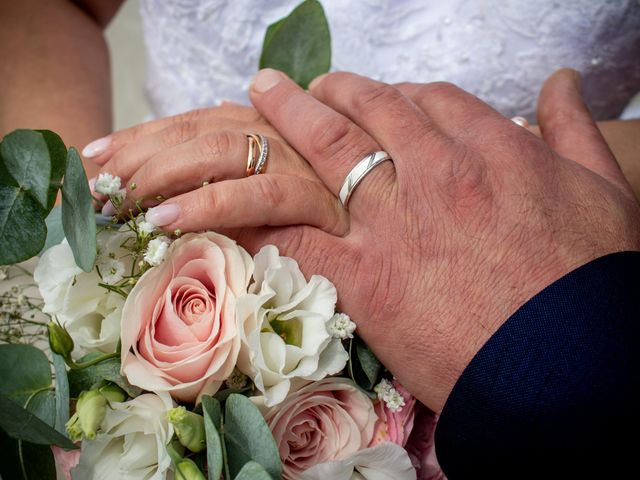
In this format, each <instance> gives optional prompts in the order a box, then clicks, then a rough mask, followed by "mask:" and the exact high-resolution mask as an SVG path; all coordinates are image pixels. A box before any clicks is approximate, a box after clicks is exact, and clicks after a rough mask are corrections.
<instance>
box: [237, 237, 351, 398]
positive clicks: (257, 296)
mask: <svg viewBox="0 0 640 480" xmlns="http://www.w3.org/2000/svg"><path fill="white" fill-rule="evenodd" d="M254 261H255V271H254V274H253V276H254V279H255V283H254V284H253V285H252V286H251V288H250V290H249V291H250V293H249V294H247V295H243V296H241V297H239V298H238V303H237V311H238V318H239V320H240V323H241V325H242V326H243V337H242V346H241V349H240V356H239V358H238V368H239V369H240V370H241V371H242V372H243V373H245V374H246V375H248V376H249V377H251V378H252V379H253V381H254V383H255V385H256V387H257V388H258V390H260V391H261V392H262V393H263V394H264V397H265V405H267V406H269V407H271V406H273V405H276V404H278V403H280V402H282V401H283V400H284V399H285V397H286V396H287V394H288V393H289V390H290V389H291V388H292V387H293V386H295V385H296V384H301V383H304V382H302V380H313V381H317V380H321V379H322V378H324V377H325V376H327V375H332V374H335V373H338V372H339V371H340V370H342V369H343V368H344V366H345V365H346V363H347V360H348V359H349V355H348V354H347V352H346V351H345V349H344V347H343V346H342V342H341V341H340V339H337V338H332V336H331V335H330V333H329V332H328V330H327V326H328V323H329V322H330V320H331V318H332V317H333V314H334V313H335V305H336V300H337V293H336V289H335V287H334V285H333V284H332V283H331V282H330V281H329V280H327V279H326V278H324V277H321V276H319V275H314V276H312V277H311V280H309V282H307V281H306V280H305V278H304V275H302V272H301V271H300V268H299V267H298V264H297V262H296V261H295V260H293V259H291V258H287V257H281V256H280V255H279V253H278V249H277V248H276V247H274V246H272V245H269V246H266V247H263V248H262V250H260V252H259V253H258V254H257V255H256V256H255V259H254Z"/></svg>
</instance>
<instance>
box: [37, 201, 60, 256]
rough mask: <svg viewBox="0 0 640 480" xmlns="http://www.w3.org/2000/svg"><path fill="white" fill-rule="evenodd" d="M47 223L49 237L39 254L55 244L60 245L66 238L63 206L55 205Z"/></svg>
mask: <svg viewBox="0 0 640 480" xmlns="http://www.w3.org/2000/svg"><path fill="white" fill-rule="evenodd" d="M45 223H46V225H47V239H46V241H45V242H44V247H42V250H40V253H38V255H39V256H40V255H42V254H43V253H44V252H46V251H47V250H49V249H50V248H51V247H53V246H54V245H59V244H60V242H62V240H64V230H63V229H62V208H61V206H60V205H58V206H57V207H54V208H53V210H51V212H50V213H49V215H47V218H46V219H45Z"/></svg>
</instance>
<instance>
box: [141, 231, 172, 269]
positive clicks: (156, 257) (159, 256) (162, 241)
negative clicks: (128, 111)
mask: <svg viewBox="0 0 640 480" xmlns="http://www.w3.org/2000/svg"><path fill="white" fill-rule="evenodd" d="M167 248H169V240H168V239H167V238H166V237H158V238H154V239H153V240H151V241H150V242H149V245H147V250H146V252H144V261H145V262H147V263H148V264H149V265H151V266H153V267H156V266H158V265H160V263H162V260H164V257H165V255H166V254H167Z"/></svg>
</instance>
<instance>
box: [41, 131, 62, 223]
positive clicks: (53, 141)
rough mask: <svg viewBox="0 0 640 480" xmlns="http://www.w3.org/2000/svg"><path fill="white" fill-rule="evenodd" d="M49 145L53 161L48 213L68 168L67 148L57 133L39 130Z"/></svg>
mask: <svg viewBox="0 0 640 480" xmlns="http://www.w3.org/2000/svg"><path fill="white" fill-rule="evenodd" d="M38 132H40V134H42V137H43V138H44V141H45V142H46V143H47V149H48V150H49V158H50V160H51V177H50V179H49V192H48V193H47V212H49V211H51V209H52V208H53V206H54V205H55V203H56V198H57V196H58V190H59V189H60V183H61V182H62V177H63V175H64V172H65V169H66V166H67V147H66V146H65V144H64V142H63V141H62V139H61V138H60V136H59V135H58V134H56V133H53V132H52V131H50V130H38Z"/></svg>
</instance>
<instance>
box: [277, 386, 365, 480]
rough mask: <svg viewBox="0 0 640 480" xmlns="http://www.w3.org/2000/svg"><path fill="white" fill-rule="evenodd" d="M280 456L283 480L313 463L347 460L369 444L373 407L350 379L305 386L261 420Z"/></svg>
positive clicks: (292, 477) (290, 478)
mask: <svg viewBox="0 0 640 480" xmlns="http://www.w3.org/2000/svg"><path fill="white" fill-rule="evenodd" d="M265 419H266V421H267V424H268V425H269V428H271V431H272V432H273V437H274V438H275V440H276V444H277V445H278V449H279V451H280V459H281V460H282V465H283V473H284V475H283V477H284V479H285V480H295V479H298V478H300V475H301V474H302V472H304V471H305V470H306V469H307V468H310V467H312V466H314V465H316V464H319V463H323V462H327V461H331V460H342V459H344V458H348V457H349V456H351V455H352V454H354V453H356V452H357V451H359V450H361V449H363V448H366V447H367V446H368V445H369V443H370V442H371V437H372V435H373V427H374V425H375V422H376V420H377V417H376V414H375V411H374V409H373V403H372V402H371V400H370V399H369V398H368V397H367V396H366V395H365V394H364V393H362V392H361V391H360V390H359V389H358V388H357V387H356V386H355V385H354V384H353V382H352V381H351V380H348V379H346V378H325V379H323V380H320V381H318V382H314V383H310V384H309V385H307V386H305V387H303V388H301V389H300V390H298V391H297V392H294V393H291V394H289V396H287V397H286V399H285V400H284V401H283V402H282V403H280V404H278V405H277V406H276V407H274V408H272V409H271V410H269V411H268V413H267V414H266V415H265Z"/></svg>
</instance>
